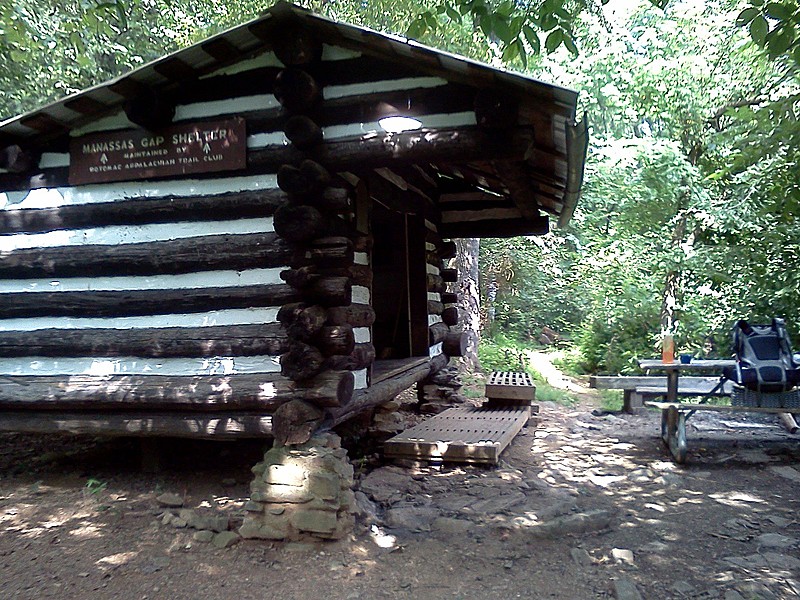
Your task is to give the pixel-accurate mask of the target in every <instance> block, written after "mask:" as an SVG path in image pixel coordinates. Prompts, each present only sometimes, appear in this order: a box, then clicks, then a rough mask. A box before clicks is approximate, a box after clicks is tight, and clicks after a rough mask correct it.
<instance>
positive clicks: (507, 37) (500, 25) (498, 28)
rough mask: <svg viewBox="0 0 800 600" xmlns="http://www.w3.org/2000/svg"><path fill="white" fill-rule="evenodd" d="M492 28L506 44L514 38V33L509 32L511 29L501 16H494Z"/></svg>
mask: <svg viewBox="0 0 800 600" xmlns="http://www.w3.org/2000/svg"><path fill="white" fill-rule="evenodd" d="M492 30H493V31H494V33H495V35H496V36H497V37H499V38H500V39H501V40H502V41H503V42H504V43H506V44H509V43H510V42H511V40H513V39H514V35H513V34H512V33H511V29H510V28H509V27H508V23H507V22H506V21H505V19H503V18H501V17H495V19H494V23H493V27H492Z"/></svg>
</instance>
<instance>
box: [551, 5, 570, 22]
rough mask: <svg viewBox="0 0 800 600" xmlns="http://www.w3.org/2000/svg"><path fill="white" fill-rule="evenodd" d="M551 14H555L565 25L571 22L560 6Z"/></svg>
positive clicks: (568, 15)
mask: <svg viewBox="0 0 800 600" xmlns="http://www.w3.org/2000/svg"><path fill="white" fill-rule="evenodd" d="M553 14H555V15H556V16H557V17H559V18H560V19H561V20H562V21H564V22H566V23H570V22H571V21H572V17H571V16H570V14H569V13H568V12H567V11H565V10H564V9H563V8H561V7H560V6H559V7H558V8H555V9H554V10H553Z"/></svg>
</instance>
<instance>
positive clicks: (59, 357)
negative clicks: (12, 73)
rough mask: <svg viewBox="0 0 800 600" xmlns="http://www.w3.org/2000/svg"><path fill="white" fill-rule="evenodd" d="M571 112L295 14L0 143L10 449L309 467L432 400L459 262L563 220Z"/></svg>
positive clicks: (533, 85)
mask: <svg viewBox="0 0 800 600" xmlns="http://www.w3.org/2000/svg"><path fill="white" fill-rule="evenodd" d="M576 102H577V94H576V93H575V92H573V91H570V90H567V89H564V88H561V87H558V86H555V85H550V84H547V83H543V82H541V81H537V80H534V79H530V78H527V77H523V76H520V75H517V74H513V73H510V72H506V71H503V70H500V69H496V68H492V67H489V66H487V65H483V64H479V63H476V62H472V61H469V60H466V59H463V58H460V57H458V56H454V55H451V54H448V53H445V52H440V51H437V50H433V49H431V48H427V47H425V46H422V45H420V44H417V43H415V42H413V41H411V40H406V39H404V38H399V37H393V36H390V35H384V34H380V33H376V32H374V31H370V30H368V29H365V28H362V27H356V26H352V25H347V24H343V23H338V22H334V21H331V20H329V19H326V18H323V17H320V16H317V15H314V14H312V13H310V12H308V11H306V10H304V9H301V8H298V7H296V6H293V5H290V4H286V3H279V4H277V5H275V6H274V7H272V8H271V9H269V10H267V11H265V12H264V13H263V14H262V15H261V16H260V17H259V18H257V19H255V20H253V21H250V22H248V23H245V24H243V25H241V26H238V27H235V28H233V29H230V30H228V31H225V32H223V33H220V34H218V35H215V36H214V37H212V38H210V39H207V40H206V41H203V42H201V43H198V44H196V45H194V46H191V47H188V48H185V49H183V50H180V51H177V52H174V53H172V54H170V55H168V56H165V57H163V58H161V59H159V60H156V61H154V62H152V63H149V64H147V65H145V66H143V67H141V68H138V69H136V70H134V71H132V72H130V73H128V74H126V75H124V76H121V77H118V78H116V79H114V80H112V81H109V82H106V83H103V84H100V85H96V86H94V87H92V88H90V89H86V90H84V91H82V92H80V93H76V94H74V95H72V96H69V97H67V98H65V99H63V100H60V101H58V102H55V103H52V104H50V105H48V106H45V107H43V108H41V109H38V110H34V111H32V112H29V113H27V114H24V115H21V116H18V117H15V118H12V119H9V120H6V121H5V122H3V123H0V149H2V150H0V375H2V377H0V430H4V431H71V432H79V433H93V434H133V435H139V436H159V435H161V436H185V437H209V438H219V439H225V438H235V437H239V436H247V437H269V436H271V435H274V436H275V437H276V438H279V440H280V441H281V442H282V443H285V444H292V443H302V442H303V441H305V440H307V439H308V438H309V436H310V435H311V434H312V433H313V432H314V431H315V430H322V429H325V428H329V427H333V426H335V425H336V424H338V423H341V422H343V421H345V420H347V419H348V418H350V417H352V416H354V415H355V414H357V413H358V412H361V411H364V410H366V409H368V408H370V407H372V406H375V405H377V404H380V403H381V402H385V401H386V400H389V399H391V398H392V397H394V396H395V395H396V394H397V393H399V392H400V391H401V390H403V389H405V388H408V387H411V386H412V385H413V384H414V383H415V382H418V381H420V380H423V379H425V378H428V377H430V376H431V375H432V373H434V372H436V371H437V370H439V369H441V368H442V367H443V366H444V365H445V364H446V363H447V360H448V357H450V356H454V355H458V354H460V353H461V352H462V351H463V347H464V343H465V339H464V334H462V333H459V332H458V328H457V324H458V313H457V309H456V307H455V306H456V303H457V293H458V290H456V289H453V288H454V287H455V281H456V278H457V274H456V273H455V271H454V270H453V269H449V268H446V266H445V264H446V263H445V261H446V260H447V259H449V258H451V257H452V256H453V255H454V253H455V244H454V242H453V240H454V239H456V238H462V237H507V236H518V235H538V234H543V233H546V232H547V231H548V229H549V227H550V223H551V222H553V223H556V224H560V225H563V224H565V223H566V222H567V221H568V220H569V219H570V217H571V215H572V212H573V210H574V208H575V204H576V202H577V200H578V197H579V194H580V188H581V183H582V178H583V167H584V161H585V153H586V147H587V129H586V126H585V122H583V123H579V122H576V114H575V112H576Z"/></svg>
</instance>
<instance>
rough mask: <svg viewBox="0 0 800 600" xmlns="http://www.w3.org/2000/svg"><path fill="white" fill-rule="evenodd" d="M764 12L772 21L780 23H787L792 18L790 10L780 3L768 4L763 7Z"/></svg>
mask: <svg viewBox="0 0 800 600" xmlns="http://www.w3.org/2000/svg"><path fill="white" fill-rule="evenodd" d="M764 12H766V13H767V14H768V15H769V16H770V17H772V18H773V19H778V20H780V21H788V20H789V19H791V18H792V9H791V8H789V7H788V6H787V5H786V4H782V3H780V2H768V3H767V5H766V6H765V7H764Z"/></svg>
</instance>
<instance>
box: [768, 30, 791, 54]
mask: <svg viewBox="0 0 800 600" xmlns="http://www.w3.org/2000/svg"><path fill="white" fill-rule="evenodd" d="M772 33H774V35H770V36H768V37H769V40H768V43H767V47H768V48H769V56H770V58H772V59H774V58H777V57H778V56H780V55H781V54H783V53H784V52H786V51H787V50H788V49H789V47H790V46H791V45H792V42H793V41H794V34H793V32H791V31H790V30H789V29H788V28H786V27H781V28H780V29H777V30H775V31H774V32H772Z"/></svg>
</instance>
